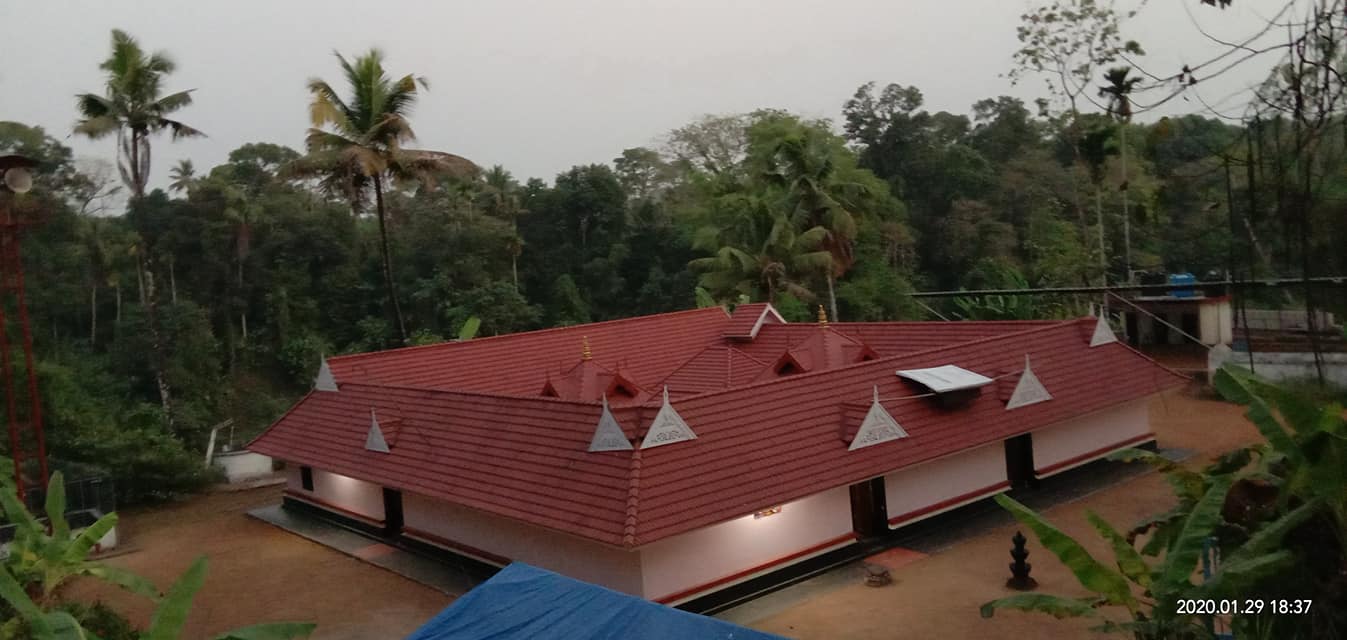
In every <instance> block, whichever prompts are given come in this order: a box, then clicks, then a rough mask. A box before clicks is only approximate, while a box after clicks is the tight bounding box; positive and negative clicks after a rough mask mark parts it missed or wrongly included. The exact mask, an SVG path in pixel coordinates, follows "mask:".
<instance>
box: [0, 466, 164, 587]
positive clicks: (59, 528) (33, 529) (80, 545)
mask: <svg viewBox="0 0 1347 640" xmlns="http://www.w3.org/2000/svg"><path fill="white" fill-rule="evenodd" d="M0 507H2V508H3V511H4V514H5V518H6V520H8V521H9V522H10V524H12V525H13V526H14V528H15V531H14V540H13V541H12V542H11V543H10V549H9V556H8V557H7V558H6V559H5V561H4V565H5V568H6V569H7V570H8V571H9V573H10V575H11V576H12V577H13V578H14V579H15V580H16V581H17V583H18V584H19V585H20V587H21V588H22V589H23V590H24V592H25V593H28V594H30V595H31V597H32V598H33V599H34V600H35V601H36V603H37V605H38V606H39V607H40V608H42V609H44V610H45V609H46V608H48V606H49V605H50V604H51V603H52V601H53V599H54V598H55V597H56V595H57V593H58V592H59V591H60V589H61V587H62V586H64V585H65V584H66V583H68V582H69V581H70V580H71V579H73V578H75V577H78V576H89V577H93V578H97V579H99V580H102V581H104V582H108V583H111V584H114V585H117V586H119V587H122V588H123V589H126V590H128V591H131V592H132V593H136V594H139V595H143V596H146V597H149V598H157V597H158V595H159V591H158V590H157V589H156V588H155V587H154V584H153V583H151V582H150V581H148V580H146V579H144V578H141V577H140V576H137V575H135V574H134V573H131V572H129V571H126V570H124V569H120V568H117V567H113V566H110V565H107V564H103V563H102V562H98V561H96V560H91V559H89V556H90V555H91V554H92V553H93V550H94V548H95V547H96V545H97V544H98V541H99V540H102V539H103V537H104V536H105V535H107V534H108V532H109V531H111V530H112V529H113V527H115V526H117V514H115V513H109V514H106V515H104V516H103V517H101V518H99V519H98V520H97V521H95V522H94V523H93V524H91V525H89V526H88V527H87V528H85V529H83V530H81V531H78V532H76V531H72V530H71V529H70V525H69V523H68V522H67V521H66V518H65V512H66V498H65V480H64V479H63V478H62V476H61V472H59V471H58V472H56V473H53V474H52V476H51V480H50V482H49V483H48V484H47V497H46V503H45V505H44V507H45V508H44V511H45V512H46V522H45V523H44V522H43V521H41V520H39V519H38V518H37V517H36V516H34V515H33V514H32V513H31V512H29V511H28V508H27V507H26V506H25V505H24V504H23V503H22V501H20V500H19V497H18V494H17V492H16V491H15V490H14V487H13V486H6V487H4V488H3V489H0Z"/></svg>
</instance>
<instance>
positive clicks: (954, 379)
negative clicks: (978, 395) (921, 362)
mask: <svg viewBox="0 0 1347 640" xmlns="http://www.w3.org/2000/svg"><path fill="white" fill-rule="evenodd" d="M898 377H900V378H905V379H907V380H911V381H913V382H916V383H918V384H920V385H922V386H924V387H926V388H928V389H930V390H931V391H934V392H936V393H948V392H950V391H959V390H961V389H976V388H977V387H982V386H986V385H989V384H991V383H992V379H991V378H988V377H987V376H984V375H981V374H977V373H973V372H972V371H969V370H967V369H964V368H963V367H956V366H954V365H952V364H947V365H944V366H939V367H931V368H928V369H904V370H902V371H899V372H898Z"/></svg>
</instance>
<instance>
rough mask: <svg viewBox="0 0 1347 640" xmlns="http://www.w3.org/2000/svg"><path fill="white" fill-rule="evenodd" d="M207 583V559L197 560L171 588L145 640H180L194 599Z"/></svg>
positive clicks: (151, 619)
mask: <svg viewBox="0 0 1347 640" xmlns="http://www.w3.org/2000/svg"><path fill="white" fill-rule="evenodd" d="M205 582H206V558H204V557H201V558H197V561H196V562H193V563H192V566H191V567H190V568H188V569H187V572H186V573H184V574H182V577H180V578H178V581H177V582H175V583H173V586H172V587H170V588H169V590H168V594H167V595H165V596H164V599H163V601H161V602H160V603H159V607H158V608H157V609H155V610H154V616H153V617H152V618H150V628H149V630H148V631H146V632H145V637H144V640H178V637H179V636H181V635H182V628H183V626H184V625H185V624H186V623H187V614H188V613H189V612H190V611H191V610H192V598H193V597H195V596H196V592H197V591H200V590H201V585H202V584H204V583H205Z"/></svg>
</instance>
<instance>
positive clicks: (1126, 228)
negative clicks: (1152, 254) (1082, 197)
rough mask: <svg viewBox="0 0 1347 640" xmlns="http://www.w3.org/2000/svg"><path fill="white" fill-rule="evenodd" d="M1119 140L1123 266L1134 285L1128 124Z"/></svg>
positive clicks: (1125, 125)
mask: <svg viewBox="0 0 1347 640" xmlns="http://www.w3.org/2000/svg"><path fill="white" fill-rule="evenodd" d="M1119 132H1120V133H1119V135H1118V139H1119V141H1120V142H1121V146H1122V154H1121V155H1122V219H1123V264H1124V265H1125V268H1126V269H1127V279H1126V280H1125V282H1127V283H1128V284H1131V283H1132V216H1131V214H1130V212H1129V210H1128V209H1129V208H1128V198H1127V190H1128V188H1130V187H1131V184H1129V183H1128V181H1127V123H1126V122H1123V123H1122V124H1121V125H1120V126H1119Z"/></svg>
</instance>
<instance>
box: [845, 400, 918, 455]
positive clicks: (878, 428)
mask: <svg viewBox="0 0 1347 640" xmlns="http://www.w3.org/2000/svg"><path fill="white" fill-rule="evenodd" d="M906 437H907V432H906V431H904V430H903V427H902V426H900V425H899V424H898V421H897V420H894V419H893V416H891V415H889V412H888V411H885V410H884V406H883V405H881V404H879V387H875V398H874V401H872V402H871V403H870V411H868V412H867V413H866V414H865V419H864V420H862V421H861V426H860V428H859V429H857V430H856V437H855V438H852V440H851V446H850V447H847V451H855V450H857V449H862V448H865V447H868V446H870V445H874V444H879V443H881V442H891V441H893V440H898V439H901V438H906Z"/></svg>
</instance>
